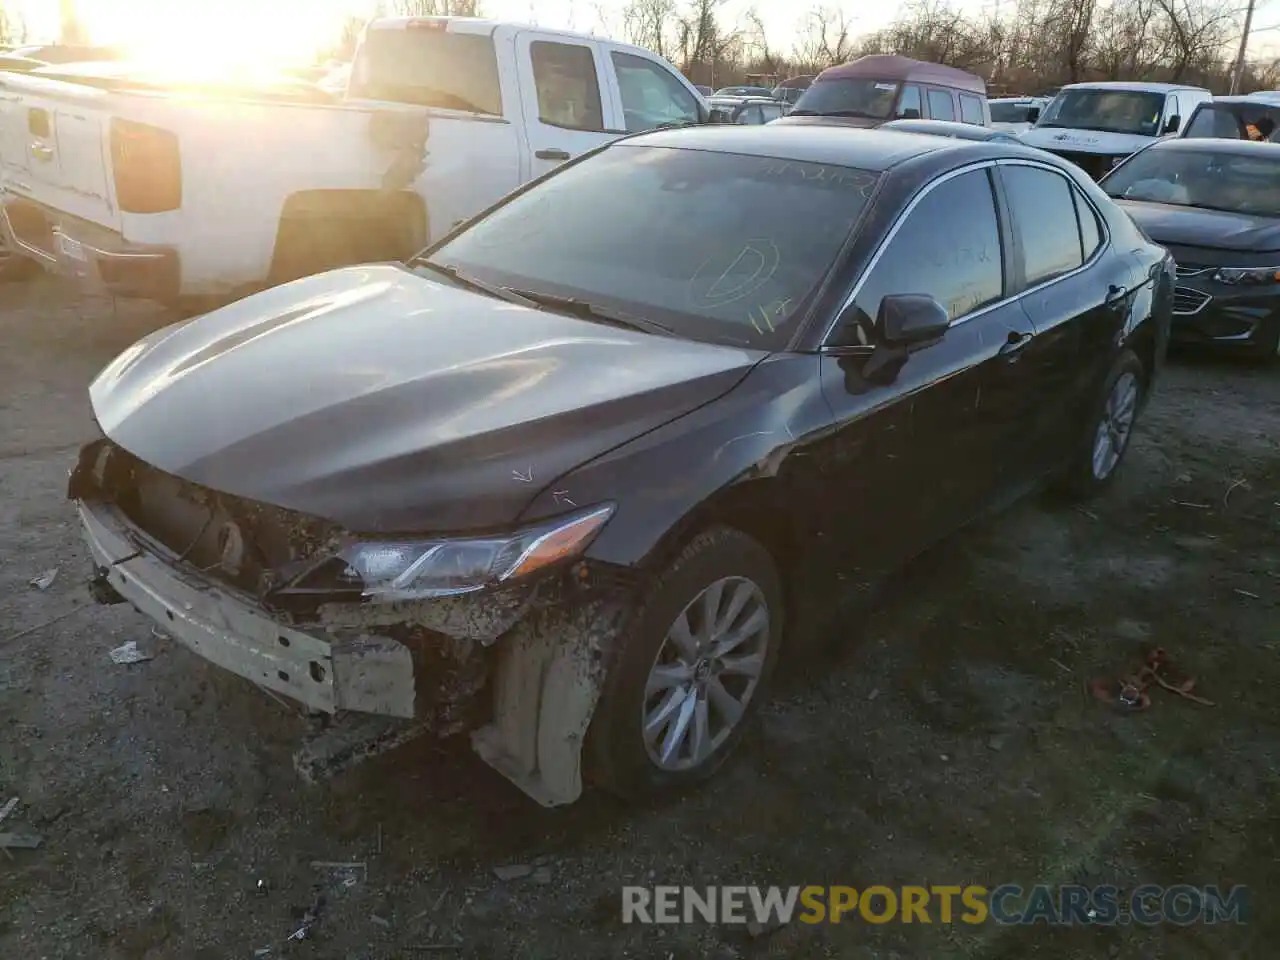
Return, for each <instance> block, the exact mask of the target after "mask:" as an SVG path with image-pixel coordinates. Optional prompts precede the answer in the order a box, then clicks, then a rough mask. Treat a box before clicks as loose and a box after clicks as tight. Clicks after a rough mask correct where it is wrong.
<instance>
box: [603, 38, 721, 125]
mask: <svg viewBox="0 0 1280 960" xmlns="http://www.w3.org/2000/svg"><path fill="white" fill-rule="evenodd" d="M610 56H611V58H612V62H613V69H614V71H615V72H616V73H617V75H618V93H619V94H620V95H621V96H622V113H623V116H624V117H625V118H626V127H627V132H628V133H638V132H640V131H641V130H652V129H653V128H654V127H658V126H663V125H667V124H680V123H697V122H698V120H699V115H698V101H697V99H695V98H694V95H693V94H692V93H690V92H689V90H688V89H687V88H686V87H685V86H684V84H682V83H681V82H680V81H679V80H677V79H676V78H675V76H674V75H673V74H672V73H671V71H670V70H667V69H665V68H664V67H662V66H661V65H660V64H657V63H654V62H653V61H652V60H647V59H645V58H644V57H637V56H635V55H633V54H630V53H620V52H618V51H614V52H613V53H612V54H610Z"/></svg>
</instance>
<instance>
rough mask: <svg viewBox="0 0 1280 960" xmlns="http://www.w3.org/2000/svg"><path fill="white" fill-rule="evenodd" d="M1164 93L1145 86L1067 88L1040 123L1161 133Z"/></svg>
mask: <svg viewBox="0 0 1280 960" xmlns="http://www.w3.org/2000/svg"><path fill="white" fill-rule="evenodd" d="M1162 113H1164V94H1163V93H1149V92H1147V91H1142V90H1064V91H1063V92H1062V93H1060V94H1058V95H1057V96H1056V97H1054V98H1053V102H1052V103H1051V104H1049V106H1048V107H1046V108H1045V111H1044V113H1043V114H1042V115H1041V117H1040V122H1039V123H1038V124H1037V125H1036V126H1038V127H1066V128H1068V129H1071V130H1096V131H1099V132H1101V133H1133V134H1138V135H1140V136H1144V137H1154V136H1158V135H1159V133H1160V115H1161V114H1162Z"/></svg>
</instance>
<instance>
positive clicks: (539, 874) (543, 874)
mask: <svg viewBox="0 0 1280 960" xmlns="http://www.w3.org/2000/svg"><path fill="white" fill-rule="evenodd" d="M533 882H534V883H537V884H541V885H542V886H544V887H545V886H547V885H548V884H549V883H551V868H550V867H539V868H538V869H537V870H535V871H533Z"/></svg>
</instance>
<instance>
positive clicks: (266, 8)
mask: <svg viewBox="0 0 1280 960" xmlns="http://www.w3.org/2000/svg"><path fill="white" fill-rule="evenodd" d="M3 2H4V0H0V3H3ZM481 2H482V5H483V12H484V14H485V15H486V16H489V17H493V18H496V19H503V20H516V21H523V22H536V23H538V24H540V25H542V26H546V27H571V28H573V29H577V30H584V31H585V30H592V29H600V28H601V23H600V20H601V14H600V13H598V12H597V11H598V10H599V11H602V13H603V17H604V20H605V24H604V26H605V28H606V29H607V31H608V32H610V33H612V34H613V35H615V36H619V37H620V35H621V10H622V9H623V8H624V7H625V6H626V0H481ZM820 2H822V3H823V4H824V5H828V6H840V5H841V0H820ZM1006 2H1009V3H1011V2H1012V0H1006ZM994 3H995V0H955V6H957V7H958V8H960V9H965V10H971V11H977V10H980V9H982V8H983V7H991V6H993V5H994ZM8 5H9V6H11V7H13V6H17V7H18V8H19V9H21V10H22V11H23V13H24V14H25V17H26V21H27V26H28V30H29V34H30V36H31V38H32V39H33V40H37V41H40V40H49V39H53V38H54V37H56V35H57V31H58V6H59V4H58V0H8ZM811 6H812V4H811V3H810V2H807V0H727V2H726V4H725V6H724V15H725V17H726V18H727V19H729V20H731V21H732V20H736V19H737V18H738V17H740V16H741V15H742V14H743V13H744V12H745V11H747V10H748V9H750V8H752V7H754V8H755V9H757V10H758V11H759V13H760V15H761V18H762V19H763V20H764V22H765V25H766V27H767V28H768V31H769V34H770V36H771V37H772V38H774V41H773V42H774V43H775V44H776V45H778V46H780V47H782V48H784V49H785V48H788V47H790V45H791V43H792V41H793V40H794V38H795V37H796V35H797V33H798V32H800V31H801V30H802V29H803V26H802V21H803V20H804V11H805V10H807V9H810V8H811ZM372 7H373V0H79V9H80V11H81V15H82V17H83V18H84V20H85V21H86V24H87V26H88V27H89V30H90V31H91V33H92V35H93V37H94V39H95V40H97V41H99V42H102V43H129V44H131V45H133V46H135V47H143V48H145V49H147V50H148V51H151V52H158V53H159V54H161V55H167V56H168V58H170V59H172V60H174V61H175V62H176V63H178V64H189V63H190V62H191V61H192V60H207V59H209V54H213V55H215V56H221V57H223V58H228V57H230V58H236V59H240V60H242V61H243V60H249V61H255V60H260V59H261V58H262V55H264V54H266V55H267V56H268V57H272V58H274V59H281V58H282V57H283V58H289V59H293V58H301V57H304V56H306V55H307V54H309V53H310V52H311V51H312V50H314V49H315V47H316V46H318V45H319V44H321V43H323V42H324V41H326V40H327V39H329V38H330V37H331V36H332V34H333V32H334V25H335V24H337V23H340V22H341V20H342V18H343V16H344V15H345V14H349V13H352V12H354V13H357V14H367V13H368V11H369V10H370V9H371V8H372ZM843 7H844V9H845V10H847V11H850V12H852V11H858V13H857V16H856V20H855V22H854V32H855V33H865V32H870V31H872V30H876V29H878V28H880V27H883V26H886V25H887V24H888V23H890V22H891V21H892V20H893V19H894V17H895V15H896V13H897V11H898V9H899V8H900V4H899V3H896V2H889V3H882V4H876V5H871V4H867V3H865V2H856V0H844V2H843ZM1277 25H1280V0H1263V2H1261V3H1260V4H1259V7H1258V9H1257V12H1256V13H1255V15H1254V27H1255V29H1258V30H1259V32H1257V33H1255V34H1254V38H1253V44H1252V50H1251V52H1256V53H1263V52H1264V51H1265V52H1268V53H1269V52H1272V51H1273V50H1274V49H1275V46H1276V44H1277V41H1280V29H1277V30H1266V29H1265V28H1267V27H1272V26H1277Z"/></svg>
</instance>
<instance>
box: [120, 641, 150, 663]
mask: <svg viewBox="0 0 1280 960" xmlns="http://www.w3.org/2000/svg"><path fill="white" fill-rule="evenodd" d="M150 659H151V654H149V653H144V652H143V651H141V650H139V649H138V641H137V640H130V641H129V642H128V643H122V644H121V645H120V646H118V647H116V648H115V649H114V650H112V651H111V662H112V663H121V664H124V663H142V662H143V661H146V660H150Z"/></svg>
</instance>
